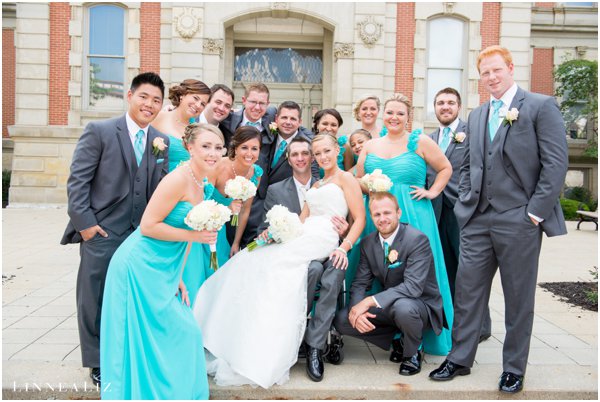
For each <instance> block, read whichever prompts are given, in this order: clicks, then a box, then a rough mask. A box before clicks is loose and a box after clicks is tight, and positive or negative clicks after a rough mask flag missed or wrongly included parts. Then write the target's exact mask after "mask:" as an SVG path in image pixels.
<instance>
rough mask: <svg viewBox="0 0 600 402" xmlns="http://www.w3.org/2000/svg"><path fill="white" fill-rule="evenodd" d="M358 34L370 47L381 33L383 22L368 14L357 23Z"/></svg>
mask: <svg viewBox="0 0 600 402" xmlns="http://www.w3.org/2000/svg"><path fill="white" fill-rule="evenodd" d="M357 27H358V35H359V36H360V40H362V41H363V43H364V44H365V46H366V47H372V46H373V45H374V44H375V43H377V41H378V40H379V38H381V34H382V33H383V24H381V23H379V22H377V21H375V19H374V18H373V16H372V15H369V16H368V17H367V18H366V19H365V20H364V21H362V22H359V23H358V24H357Z"/></svg>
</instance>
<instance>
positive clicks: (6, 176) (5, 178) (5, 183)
mask: <svg viewBox="0 0 600 402" xmlns="http://www.w3.org/2000/svg"><path fill="white" fill-rule="evenodd" d="M11 173H12V172H11V171H10V170H8V169H4V170H2V208H6V206H7V205H8V189H9V188H10V175H11Z"/></svg>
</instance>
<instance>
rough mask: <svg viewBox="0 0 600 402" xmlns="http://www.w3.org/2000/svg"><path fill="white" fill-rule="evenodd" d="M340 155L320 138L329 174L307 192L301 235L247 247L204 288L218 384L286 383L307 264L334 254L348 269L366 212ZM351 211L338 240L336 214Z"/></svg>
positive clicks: (299, 334) (202, 301)
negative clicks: (340, 164)
mask: <svg viewBox="0 0 600 402" xmlns="http://www.w3.org/2000/svg"><path fill="white" fill-rule="evenodd" d="M338 153H339V146H338V144H337V140H336V139H335V138H334V137H332V136H331V135H329V134H322V135H317V136H315V139H314V140H313V154H314V156H315V158H316V160H317V162H318V163H319V166H320V167H321V168H322V169H323V170H324V171H325V175H324V177H323V180H320V181H319V182H317V183H316V184H315V185H314V186H313V188H311V189H310V190H309V191H308V192H307V193H306V204H305V206H304V209H303V210H302V214H301V215H300V218H301V220H302V221H303V232H302V235H300V236H299V237H297V238H295V239H293V240H291V241H289V242H287V243H283V244H269V245H267V246H264V247H260V248H258V249H256V250H255V251H252V252H248V250H247V249H244V250H242V251H241V252H239V253H237V254H236V255H235V256H233V258H231V259H230V260H229V261H228V262H227V263H226V264H225V265H223V266H222V267H221V268H220V269H219V270H218V271H217V272H216V273H215V274H214V275H212V276H211V277H210V278H209V279H208V280H207V281H206V282H205V283H204V284H203V285H202V287H201V288H200V290H199V292H198V295H197V297H196V301H195V303H194V315H195V317H196V320H198V322H199V324H200V327H201V329H202V336H203V338H204V347H205V348H206V349H207V354H206V355H207V371H208V373H209V374H210V375H214V377H215V381H216V383H217V384H218V385H242V384H250V385H259V386H261V387H263V388H268V387H270V386H272V385H273V384H283V383H284V382H286V381H287V380H288V379H289V370H290V368H291V367H292V366H293V365H294V364H295V363H296V360H297V356H298V348H299V346H300V343H301V342H302V338H303V335H304V329H305V326H306V282H307V268H308V264H309V263H310V261H312V260H319V259H326V258H328V257H330V258H332V261H333V263H334V265H335V266H336V267H339V268H340V269H346V267H347V265H348V259H347V257H346V253H347V252H348V250H349V249H350V247H351V245H352V244H354V242H356V240H357V239H358V237H359V235H360V233H361V232H362V230H363V228H364V224H365V209H364V204H363V202H362V193H361V190H360V186H359V185H358V182H357V181H356V179H355V178H354V176H352V174H350V173H348V172H344V171H342V170H340V169H339V168H338V166H337V155H338ZM348 211H350V215H351V216H352V218H353V223H352V226H351V227H350V230H349V232H348V235H347V237H346V238H345V240H344V241H343V242H342V243H341V244H340V243H339V236H338V234H337V232H336V231H335V229H334V227H333V225H332V223H331V217H332V216H346V215H347V214H348ZM338 244H339V247H338Z"/></svg>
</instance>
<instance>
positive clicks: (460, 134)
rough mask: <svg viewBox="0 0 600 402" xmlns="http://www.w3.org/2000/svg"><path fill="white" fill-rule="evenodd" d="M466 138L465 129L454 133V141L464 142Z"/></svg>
mask: <svg viewBox="0 0 600 402" xmlns="http://www.w3.org/2000/svg"><path fill="white" fill-rule="evenodd" d="M466 138H467V134H466V133H464V132H463V131H461V132H458V133H452V141H453V142H455V143H457V144H462V143H463V142H464V141H465V139H466Z"/></svg>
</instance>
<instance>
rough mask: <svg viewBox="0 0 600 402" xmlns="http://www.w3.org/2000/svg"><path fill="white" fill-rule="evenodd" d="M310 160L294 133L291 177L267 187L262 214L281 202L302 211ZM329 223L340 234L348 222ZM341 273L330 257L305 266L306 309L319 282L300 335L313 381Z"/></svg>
mask: <svg viewBox="0 0 600 402" xmlns="http://www.w3.org/2000/svg"><path fill="white" fill-rule="evenodd" d="M312 161H313V157H312V152H311V143H310V140H309V139H307V138H306V137H304V136H296V137H295V138H294V139H293V140H291V141H290V143H289V145H288V147H287V162H288V163H289V165H290V166H291V168H292V177H289V178H287V179H284V180H282V181H280V182H277V183H275V184H272V185H270V186H269V188H268V189H267V196H266V198H265V202H264V212H265V214H266V213H267V212H268V211H269V210H270V209H271V208H273V206H274V205H276V204H279V205H283V206H285V207H286V208H287V209H289V210H290V211H291V212H295V213H297V214H298V215H299V214H300V212H302V207H303V206H304V202H305V194H306V192H307V191H308V190H310V188H311V187H312V185H313V184H314V183H315V182H316V180H315V178H314V177H313V176H312V173H311V166H312V163H311V162H312ZM332 224H333V225H334V227H335V229H336V230H337V232H338V233H339V235H340V236H345V234H346V231H347V230H348V222H347V221H346V219H344V217H340V216H334V217H333V218H332ZM267 227H268V224H267V223H266V222H263V223H262V224H261V226H260V227H259V230H260V232H264V231H265V230H266V229H267ZM263 236H264V235H263ZM345 275H346V271H345V270H341V269H337V268H335V267H334V266H333V264H332V263H331V261H330V260H327V261H325V262H322V261H311V263H310V265H309V266H308V284H307V297H306V299H307V304H308V305H307V307H306V311H307V312H310V311H311V310H312V307H313V302H314V299H315V293H316V288H317V284H319V283H320V284H321V287H320V289H319V300H318V301H317V302H316V304H315V311H314V314H313V316H312V318H311V319H310V321H309V323H308V325H307V327H306V333H305V335H304V343H305V344H306V349H307V350H305V353H306V372H307V374H308V376H309V377H310V379H311V380H313V381H321V380H322V379H323V373H324V366H323V358H322V352H323V350H324V349H325V344H326V342H327V334H328V333H329V329H330V327H331V322H332V321H333V317H334V315H335V309H336V306H337V297H338V294H339V293H340V290H341V288H342V283H343V281H344V277H345Z"/></svg>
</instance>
